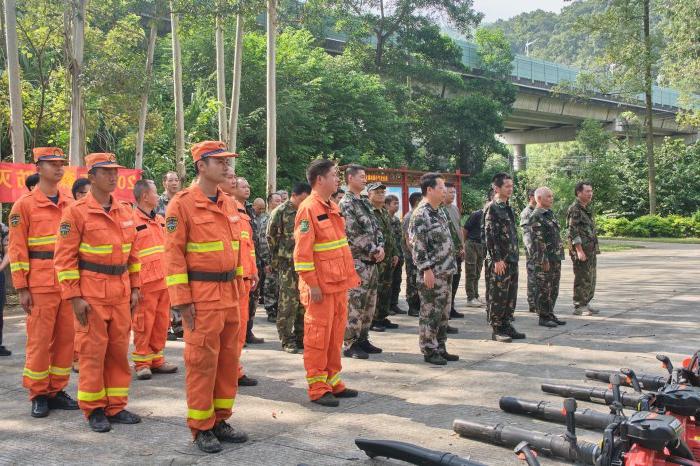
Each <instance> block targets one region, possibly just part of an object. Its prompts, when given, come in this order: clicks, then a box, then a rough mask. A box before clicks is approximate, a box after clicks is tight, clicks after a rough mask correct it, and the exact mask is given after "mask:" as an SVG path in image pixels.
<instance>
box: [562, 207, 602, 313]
mask: <svg viewBox="0 0 700 466" xmlns="http://www.w3.org/2000/svg"><path fill="white" fill-rule="evenodd" d="M566 225H567V227H568V230H569V234H568V243H569V255H570V256H571V261H572V262H573V264H574V306H575V307H576V308H577V309H578V308H583V307H586V306H588V303H589V302H590V301H591V300H592V299H593V295H594V294H595V284H596V256H597V255H598V254H600V249H599V247H598V232H597V231H596V227H595V219H594V218H593V212H592V211H591V206H590V205H588V206H587V207H584V206H582V205H581V203H579V201H578V200H576V201H574V203H573V204H571V205H570V206H569V210H568V211H567V212H566ZM577 244H580V245H581V247H582V248H583V252H584V253H586V260H585V261H580V260H578V256H577V254H576V247H575V246H576V245H577Z"/></svg>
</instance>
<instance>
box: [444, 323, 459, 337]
mask: <svg viewBox="0 0 700 466" xmlns="http://www.w3.org/2000/svg"><path fill="white" fill-rule="evenodd" d="M446 331H447V333H449V334H450V335H454V334H455V333H459V330H458V329H457V328H456V327H452V326H451V325H449V324H448V325H447V330H446Z"/></svg>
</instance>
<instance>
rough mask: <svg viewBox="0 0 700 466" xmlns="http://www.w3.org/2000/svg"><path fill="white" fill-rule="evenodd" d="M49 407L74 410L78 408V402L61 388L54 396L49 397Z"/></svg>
mask: <svg viewBox="0 0 700 466" xmlns="http://www.w3.org/2000/svg"><path fill="white" fill-rule="evenodd" d="M49 409H65V410H68V411H74V410H76V409H79V408H78V402H77V401H75V400H74V399H73V398H71V397H70V396H68V393H66V392H64V391H63V390H61V391H60V392H58V393H56V396H54V397H53V398H49Z"/></svg>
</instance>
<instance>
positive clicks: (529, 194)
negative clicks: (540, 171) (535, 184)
mask: <svg viewBox="0 0 700 466" xmlns="http://www.w3.org/2000/svg"><path fill="white" fill-rule="evenodd" d="M535 191H536V190H535V189H532V188H530V189H528V190H527V198H528V199H529V198H531V197H535Z"/></svg>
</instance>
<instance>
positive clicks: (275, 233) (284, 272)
mask: <svg viewBox="0 0 700 466" xmlns="http://www.w3.org/2000/svg"><path fill="white" fill-rule="evenodd" d="M296 215H297V208H296V207H294V204H292V201H291V200H287V201H285V202H283V203H282V204H281V205H279V206H278V207H277V208H276V209H275V210H273V211H272V212H271V213H270V218H269V220H268V222H267V228H266V239H267V244H268V246H269V248H270V265H271V266H272V270H274V271H278V275H277V276H279V304H278V308H277V334H278V335H279V337H280V341H281V342H282V346H283V347H288V348H290V347H303V341H304V306H302V305H301V302H300V301H299V275H298V274H297V273H296V272H295V271H294V259H293V254H294V220H295V218H296Z"/></svg>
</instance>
